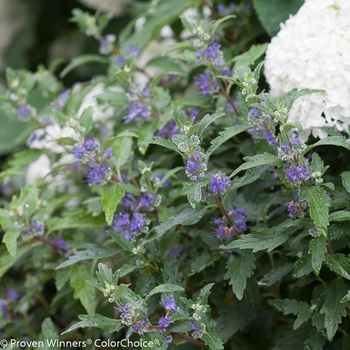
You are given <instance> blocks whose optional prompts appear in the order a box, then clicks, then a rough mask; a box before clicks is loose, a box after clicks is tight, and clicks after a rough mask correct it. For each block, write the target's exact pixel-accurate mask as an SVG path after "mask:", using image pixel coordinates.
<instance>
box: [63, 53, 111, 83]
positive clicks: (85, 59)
mask: <svg viewBox="0 0 350 350" xmlns="http://www.w3.org/2000/svg"><path fill="white" fill-rule="evenodd" d="M88 63H101V64H108V63H109V59H108V58H107V57H102V56H100V55H81V56H79V57H76V58H73V60H72V61H71V62H70V63H69V64H68V65H67V66H66V67H65V68H64V69H63V71H62V72H61V73H60V78H64V77H65V76H66V75H67V74H68V73H70V72H71V71H72V70H74V69H75V68H77V67H79V66H82V65H83V64H88Z"/></svg>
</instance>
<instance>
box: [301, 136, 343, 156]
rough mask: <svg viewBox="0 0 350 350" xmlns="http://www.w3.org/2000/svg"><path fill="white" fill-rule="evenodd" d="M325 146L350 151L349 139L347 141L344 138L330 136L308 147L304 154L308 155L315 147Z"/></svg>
mask: <svg viewBox="0 0 350 350" xmlns="http://www.w3.org/2000/svg"><path fill="white" fill-rule="evenodd" d="M323 145H325V146H326V145H328V146H340V147H344V148H346V149H348V150H350V141H349V139H346V138H345V137H343V136H329V137H325V138H324V139H322V140H320V141H318V142H316V143H314V144H313V145H310V146H308V147H306V148H305V149H304V151H303V154H306V153H307V152H309V151H310V150H311V149H313V148H314V147H317V146H323Z"/></svg>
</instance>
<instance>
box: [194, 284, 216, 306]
mask: <svg viewBox="0 0 350 350" xmlns="http://www.w3.org/2000/svg"><path fill="white" fill-rule="evenodd" d="M214 284H215V283H209V284H207V285H206V286H204V287H203V288H202V289H201V290H200V291H199V295H198V297H197V300H196V303H197V304H200V305H206V304H208V298H209V295H210V290H211V289H212V288H213V286H214Z"/></svg>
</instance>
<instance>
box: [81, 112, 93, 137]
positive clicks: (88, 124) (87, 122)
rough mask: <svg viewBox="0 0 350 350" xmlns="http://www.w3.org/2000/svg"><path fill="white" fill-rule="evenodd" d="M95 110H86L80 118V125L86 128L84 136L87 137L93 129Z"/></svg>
mask: <svg viewBox="0 0 350 350" xmlns="http://www.w3.org/2000/svg"><path fill="white" fill-rule="evenodd" d="M93 113H94V109H93V108H92V107H88V108H85V109H84V111H83V113H82V115H81V117H80V118H79V124H80V125H81V126H82V127H83V128H84V135H87V134H88V133H89V132H90V130H91V129H92V116H93Z"/></svg>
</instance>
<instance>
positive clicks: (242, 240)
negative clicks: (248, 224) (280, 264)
mask: <svg viewBox="0 0 350 350" xmlns="http://www.w3.org/2000/svg"><path fill="white" fill-rule="evenodd" d="M295 230H296V228H295V227H290V228H285V227H284V225H283V224H281V225H279V226H276V227H272V228H261V229H257V230H252V233H249V234H245V235H241V236H240V237H239V239H236V240H235V241H233V242H231V243H230V244H228V245H227V246H226V247H225V248H226V249H236V248H238V249H252V250H253V253H255V252H258V251H260V250H265V249H267V251H268V252H271V251H272V250H273V249H275V248H276V247H278V246H279V245H281V244H282V243H284V242H285V241H286V240H287V239H288V238H289V237H290V236H291V235H292V234H293V233H294V232H295Z"/></svg>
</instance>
